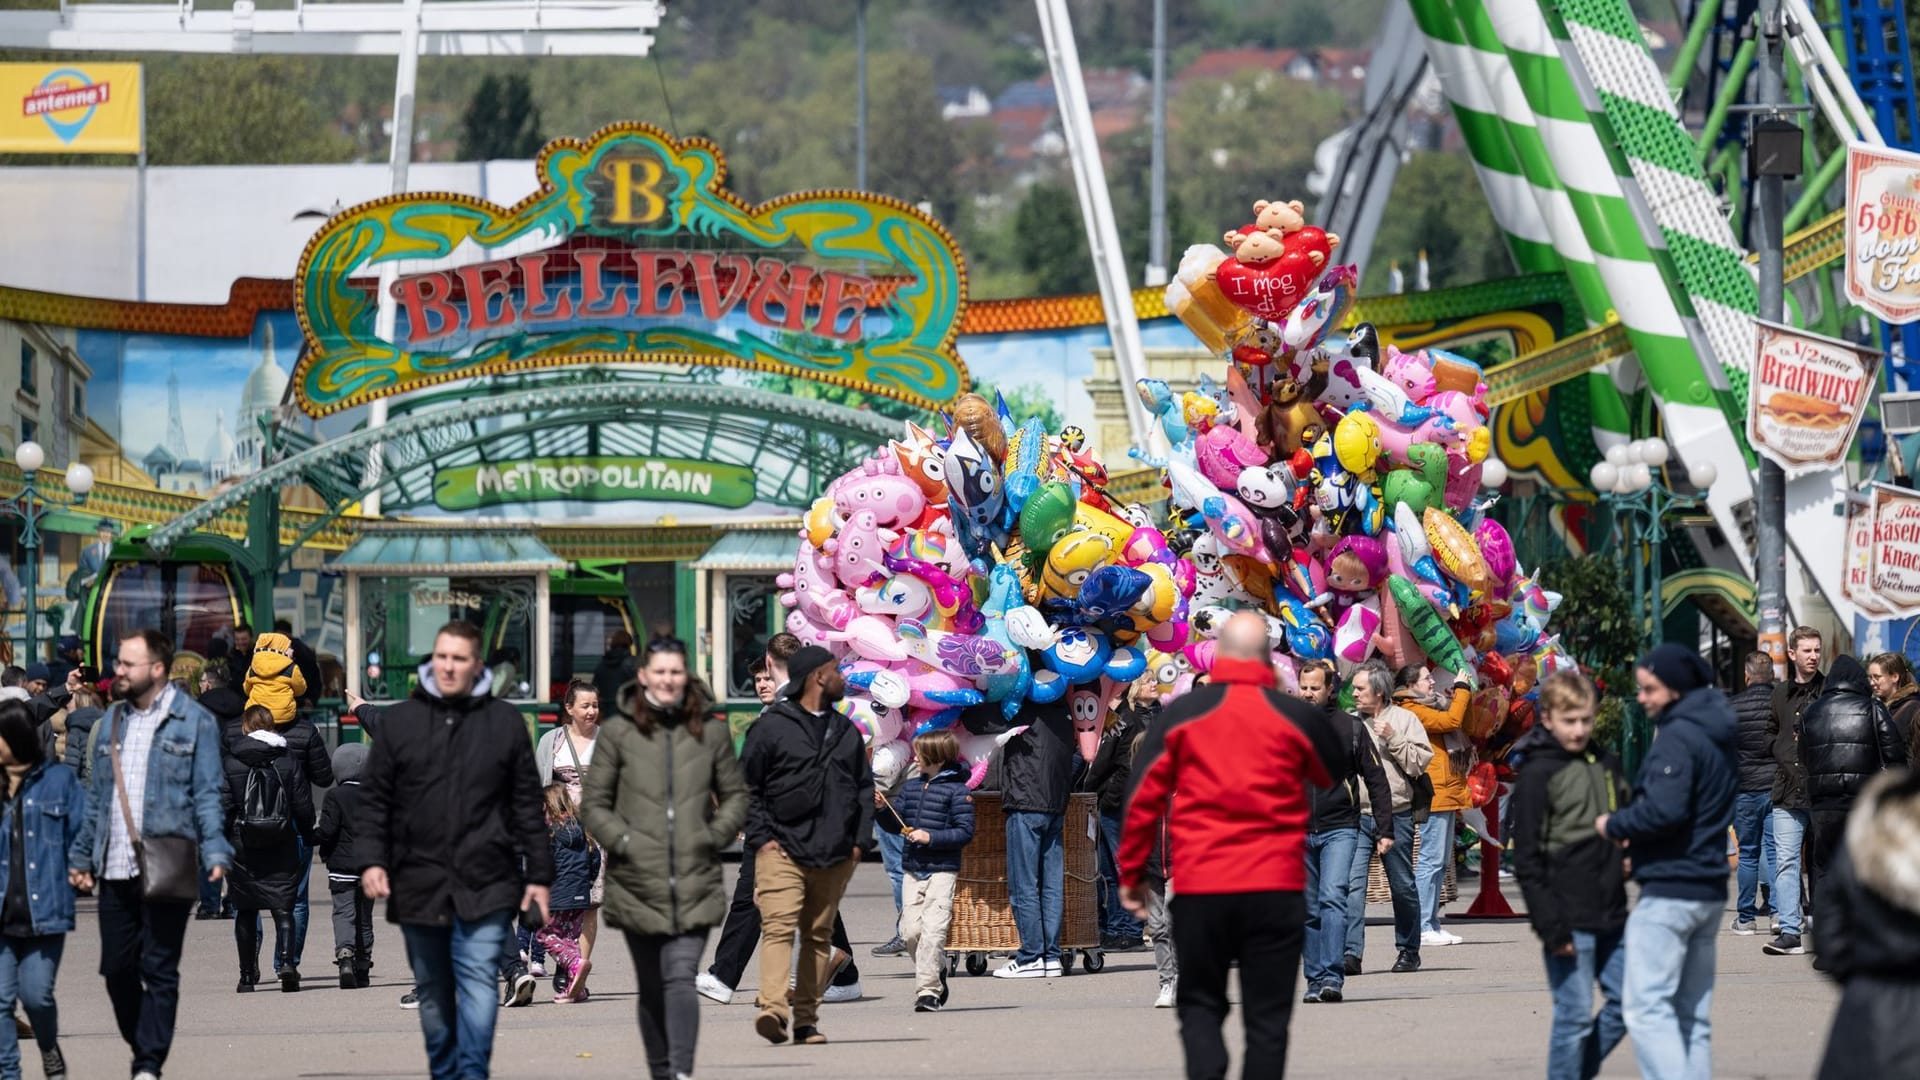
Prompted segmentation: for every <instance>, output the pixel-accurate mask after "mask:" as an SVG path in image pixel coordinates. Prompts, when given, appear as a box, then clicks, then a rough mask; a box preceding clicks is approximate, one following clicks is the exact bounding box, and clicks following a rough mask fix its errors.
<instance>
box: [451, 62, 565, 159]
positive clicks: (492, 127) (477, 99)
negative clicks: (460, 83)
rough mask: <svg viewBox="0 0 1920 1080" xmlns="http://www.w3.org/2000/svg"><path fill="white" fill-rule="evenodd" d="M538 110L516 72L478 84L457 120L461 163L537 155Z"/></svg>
mask: <svg viewBox="0 0 1920 1080" xmlns="http://www.w3.org/2000/svg"><path fill="white" fill-rule="evenodd" d="M544 143H545V139H543V138H542V137H541V134H540V106H538V105H536V104H534V101H533V84H532V83H530V82H528V81H527V77H526V76H525V75H522V74H520V73H518V72H514V73H511V74H508V75H506V76H497V75H488V76H487V77H486V78H484V79H481V80H480V86H479V87H478V88H477V89H475V90H474V92H473V97H472V98H470V99H468V101H467V111H466V112H465V113H463V114H461V117H460V160H461V161H515V160H520V159H523V158H530V157H533V156H534V155H535V154H538V153H539V152H540V147H541V146H542V145H543V144H544Z"/></svg>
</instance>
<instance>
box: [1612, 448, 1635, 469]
mask: <svg viewBox="0 0 1920 1080" xmlns="http://www.w3.org/2000/svg"><path fill="white" fill-rule="evenodd" d="M1632 460H1633V452H1632V451H1630V450H1628V449H1627V448H1626V446H1625V445H1624V444H1622V443H1615V444H1613V445H1612V446H1609V447H1607V464H1609V465H1611V466H1613V467H1614V468H1616V469H1620V468H1625V467H1626V465H1627V463H1628V462H1631V461H1632Z"/></svg>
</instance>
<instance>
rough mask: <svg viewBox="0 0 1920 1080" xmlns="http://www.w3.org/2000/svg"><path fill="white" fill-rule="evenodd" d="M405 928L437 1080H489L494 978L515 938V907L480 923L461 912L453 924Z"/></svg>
mask: <svg viewBox="0 0 1920 1080" xmlns="http://www.w3.org/2000/svg"><path fill="white" fill-rule="evenodd" d="M400 933H401V935H402V936H403V937H405V938H406V941H407V962H408V963H409V964H411V965H412V966H413V985H414V990H415V992H416V993H418V994H419V995H420V1031H421V1033H422V1034H423V1035H425V1037H426V1043H427V1069H428V1071H429V1073H430V1074H431V1075H432V1077H433V1080H485V1078H486V1076H487V1067H488V1062H489V1061H491V1060H492V1058H493V1023H494V1019H495V1017H496V1015H497V1014H498V1012H499V1009H500V998H499V995H498V994H496V993H495V992H494V981H495V978H496V976H497V974H498V973H499V970H500V956H501V953H502V952H503V951H505V949H506V948H507V947H508V946H509V945H510V944H512V942H513V912H511V911H500V912H495V913H494V914H492V915H489V916H487V917H485V918H483V919H479V920H476V921H474V922H468V921H466V920H465V919H461V918H459V917H457V916H456V917H455V918H454V920H453V925H452V926H402V927H401V928H400Z"/></svg>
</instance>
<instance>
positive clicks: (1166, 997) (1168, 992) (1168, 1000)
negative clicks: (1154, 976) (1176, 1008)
mask: <svg viewBox="0 0 1920 1080" xmlns="http://www.w3.org/2000/svg"><path fill="white" fill-rule="evenodd" d="M1153 1007H1154V1008H1156V1009H1171V1008H1173V987H1172V986H1171V985H1163V986H1161V987H1160V993H1159V995H1158V996H1156V997H1155V998H1154V999H1153Z"/></svg>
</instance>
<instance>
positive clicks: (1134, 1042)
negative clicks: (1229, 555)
mask: <svg viewBox="0 0 1920 1080" xmlns="http://www.w3.org/2000/svg"><path fill="white" fill-rule="evenodd" d="M728 879H729V887H731V879H732V868H731V867H729V870H728ZM325 882H326V877H325V873H324V871H323V870H320V869H319V868H318V867H316V874H315V885H316V890H315V893H314V897H313V899H314V901H315V903H314V909H313V917H312V922H311V925H310V928H309V930H308V938H307V946H306V958H305V961H304V968H303V971H304V974H305V975H306V976H307V977H308V978H307V983H306V985H307V987H308V989H306V990H303V991H302V992H301V993H299V994H282V993H279V992H277V991H270V990H265V989H263V990H261V991H259V992H255V993H252V994H236V993H235V992H234V984H235V981H236V972H237V967H236V961H235V956H234V947H233V938H232V932H233V924H232V923H230V922H194V923H192V924H191V925H190V927H189V931H188V937H187V947H186V961H185V963H184V964H183V966H182V995H183V1000H182V1002H181V1008H180V1017H179V1028H178V1034H177V1037H176V1039H175V1042H174V1046H173V1057H172V1059H171V1060H170V1061H169V1063H168V1066H167V1070H166V1075H167V1076H169V1077H175V1078H183V1080H208V1078H224V1077H243V1078H245V1080H269V1078H279V1077H287V1078H294V1077H324V1078H346V1077H353V1078H378V1077H412V1076H424V1075H426V1069H425V1062H426V1059H425V1054H424V1051H423V1050H422V1046H421V1040H420V1029H419V1025H418V1021H417V1014H415V1013H413V1012H408V1011H404V1010H402V1009H401V1008H400V1007H399V999H400V995H401V994H403V993H405V992H406V990H407V988H408V980H407V977H406V974H405V960H406V957H405V949H404V947H403V945H402V944H401V939H400V935H399V932H398V930H397V929H396V928H394V927H392V926H391V925H389V924H388V923H386V922H384V921H382V922H379V923H378V926H377V929H376V932H377V934H378V943H377V945H376V949H375V954H376V964H375V967H374V969H373V986H372V987H370V988H368V989H365V990H352V991H343V990H340V989H338V987H337V985H336V982H335V979H334V969H333V966H332V964H331V962H330V961H331V957H332V954H333V941H332V931H331V925H330V923H329V921H328V910H329V908H328V898H327V894H326V884H325ZM1464 907H1465V905H1464V903H1462V904H1460V905H1456V908H1458V909H1463V908H1464ZM844 914H845V917H846V923H847V928H848V931H849V933H850V934H851V936H852V937H853V940H854V943H855V947H856V950H857V952H858V955H859V964H860V969H861V975H862V983H863V987H864V990H865V993H866V996H865V998H863V999H862V1000H861V1001H859V1002H855V1003H851V1004H844V1005H829V1006H826V1007H825V1008H824V1010H823V1013H822V1017H821V1027H822V1029H823V1030H824V1031H825V1032H826V1034H827V1036H828V1037H829V1039H830V1040H831V1042H830V1044H829V1045H826V1046H806V1047H796V1046H791V1045H789V1046H778V1047H775V1046H769V1045H767V1044H766V1043H765V1042H763V1041H761V1040H760V1039H759V1038H758V1037H756V1036H755V1035H754V1033H753V1029H752V1021H753V1016H754V1009H753V1006H752V985H753V983H754V982H755V981H756V975H757V971H749V972H748V975H747V983H748V985H747V986H746V987H743V988H742V992H741V993H740V994H739V995H738V996H737V997H736V999H735V1004H733V1005H730V1006H724V1007H723V1006H719V1005H715V1004H712V1003H710V1002H708V1003H704V1005H703V1008H702V1010H701V1020H702V1027H701V1040H700V1055H699V1061H698V1068H697V1070H696V1072H697V1075H698V1076H699V1077H701V1080H757V1078H781V1080H785V1078H789V1077H793V1078H799V1077H820V1078H835V1080H839V1078H847V1077H894V1076H899V1077H912V1076H942V1077H951V1078H954V1080H963V1078H964V1080H972V1078H980V1080H985V1078H1000V1077H1005V1078H1026V1077H1052V1076H1060V1077H1066V1076H1073V1077H1093V1078H1111V1080H1122V1078H1135V1077H1139V1078H1146V1077H1154V1078H1162V1077H1178V1076H1181V1075H1183V1074H1182V1071H1181V1059H1180V1049H1179V1041H1178V1038H1177V1021H1176V1020H1175V1015H1174V1011H1173V1010H1170V1009H1160V1010H1156V1009H1154V1008H1152V1002H1153V997H1154V987H1155V981H1154V975H1153V958H1152V954H1151V953H1150V952H1147V951H1141V952H1133V953H1125V954H1118V955H1110V956H1108V958H1107V964H1106V968H1105V970H1104V971H1102V972H1100V973H1099V974H1092V975H1089V974H1084V973H1076V974H1074V975H1072V976H1070V977H1067V978H1062V979H1049V980H1023V981H1006V980H996V979H992V978H988V977H978V978H974V977H969V976H967V975H965V974H961V975H959V976H957V977H956V978H955V979H954V980H953V983H952V988H953V993H952V1001H951V1003H950V1004H949V1005H948V1007H947V1008H946V1009H945V1010H944V1011H942V1012H939V1013H932V1014H917V1013H915V1012H913V1011H912V1004H913V1000H912V998H913V995H912V990H913V978H912V963H911V962H910V961H908V960H906V959H877V958H874V957H872V956H869V955H868V952H867V950H868V948H869V947H870V946H871V945H873V944H875V943H877V942H879V941H882V940H884V939H885V938H886V937H887V936H888V935H889V933H890V932H891V929H892V925H891V924H892V901H891V897H890V895H889V891H888V885H887V879H886V875H885V873H884V872H883V871H882V870H881V869H880V867H879V866H878V865H877V864H874V863H868V864H867V865H865V866H863V867H861V869H860V872H859V874H858V875H857V876H856V877H855V879H854V882H853V885H852V888H851V889H850V890H849V895H848V899H847V901H846V904H845V906H844ZM1389 914H1390V913H1389V912H1388V911H1387V909H1386V908H1385V907H1384V905H1377V906H1376V908H1375V909H1374V910H1373V911H1370V913H1369V915H1370V919H1369V926H1368V929H1367V962H1368V965H1369V967H1371V968H1384V967H1385V966H1386V965H1387V964H1390V963H1391V961H1392V927H1391V925H1389V924H1388V921H1387V920H1388V917H1389ZM1728 921H1729V922H1731V916H1729V918H1728ZM1449 925H1450V927H1451V928H1452V929H1453V930H1454V931H1455V932H1457V933H1458V934H1459V935H1460V936H1462V937H1464V938H1466V939H1467V943H1466V944H1464V945H1458V946H1453V947H1450V948H1444V949H1428V950H1427V951H1426V956H1425V959H1426V967H1425V969H1424V970H1423V971H1421V972H1419V973H1417V974H1410V975H1392V974H1383V973H1375V972H1371V971H1370V972H1369V973H1368V974H1363V975H1361V976H1359V977H1357V978H1352V979H1349V980H1348V981H1347V1000H1346V1001H1345V1002H1343V1003H1341V1004H1337V1005H1301V1006H1298V1007H1297V1008H1296V1009H1295V1011H1294V1018H1293V1046H1292V1051H1291V1055H1290V1068H1289V1075H1290V1076H1294V1077H1330V1078H1331V1077H1340V1078H1342V1080H1359V1078H1361V1077H1365V1078H1367V1080H1386V1078H1394V1077H1408V1078H1417V1080H1450V1078H1460V1080H1489V1078H1496V1077H1529V1076H1539V1075H1541V1074H1542V1072H1543V1070H1544V1063H1545V1046H1546V1038H1547V1028H1548V1022H1549V1019H1550V1017H1551V1015H1552V1006H1551V1003H1550V1001H1549V1000H1548V996H1547V990H1546V984H1545V976H1544V973H1543V968H1542V965H1541V959H1540V951H1539V947H1538V945H1537V943H1536V942H1535V940H1534V938H1533V935H1532V933H1531V931H1529V930H1528V928H1527V926H1526V924H1525V922H1524V920H1521V921H1499V922H1475V921H1471V920H1466V919H1451V920H1449ZM271 926H272V924H271V922H269V923H268V927H267V938H268V942H269V949H270V948H271V941H272V929H271ZM715 936H716V937H717V934H716V935H715ZM1765 940H1766V939H1765V938H1764V937H1736V936H1734V935H1733V934H1731V933H1730V932H1723V933H1722V934H1721V936H1720V939H1719V948H1720V951H1719V979H1718V983H1717V986H1716V989H1715V994H1714V1008H1713V1022H1714V1050H1715V1058H1714V1069H1713V1073H1714V1076H1715V1077H1716V1078H1758V1077H1768V1078H1772V1077H1797V1078H1804V1077H1808V1076H1811V1075H1812V1074H1813V1071H1814V1067H1815V1065H1816V1063H1817V1062H1818V1060H1819V1056H1820V1052H1821V1049H1822V1047H1823V1046H1824V1044H1825V1039H1826V1029H1827V1025H1828V1022H1829V1020H1830V1018H1831V1015H1832V1011H1833V1008H1834V1004H1835V1002H1836V1000H1837V997H1838V995H1837V993H1836V991H1835V989H1834V988H1833V986H1832V985H1831V984H1830V983H1828V982H1827V981H1826V980H1824V979H1823V978H1821V977H1820V976H1818V975H1816V974H1815V973H1814V972H1813V971H1812V970H1811V969H1810V967H1809V963H1808V958H1807V957H1770V956H1765V955H1763V954H1762V953H1761V951H1760V946H1761V943H1762V942H1763V941H1765ZM709 948H711V942H709ZM99 955H100V950H99V933H98V928H97V926H96V924H95V921H94V917H93V914H92V904H91V902H90V901H83V907H82V914H81V917H80V925H79V928H78V929H77V930H76V932H75V933H74V934H72V935H71V936H70V937H69V938H68V941H67V949H66V956H65V961H64V963H63V965H62V970H61V973H60V981H59V995H58V996H59V1000H60V1004H61V1028H62V1035H61V1044H62V1046H63V1047H64V1049H65V1051H66V1054H67V1060H68V1062H69V1066H70V1069H71V1072H72V1075H73V1076H74V1077H75V1078H76V1080H84V1078H92V1077H118V1076H125V1075H126V1074H127V1062H128V1054H127V1050H126V1047H125V1044H123V1043H122V1042H121V1041H120V1038H119V1034H118V1032H117V1030H116V1029H115V1028H114V1024H113V1017H112V1013H111V1010H110V1009H109V1008H108V1005H107V999H106V993H105V990H104V988H103V986H102V984H101V980H100V978H99V976H98V975H97V974H95V972H96V971H97V970H98V967H99ZM592 986H593V987H594V993H593V997H592V1000H590V1001H588V1002H585V1003H583V1004H579V1005H555V1004H553V1003H552V1000H551V999H552V986H551V984H548V983H543V984H542V986H541V988H540V991H539V993H538V994H537V995H536V997H535V1003H534V1004H533V1005H532V1006H530V1007H528V1008H522V1009H509V1010H503V1011H502V1012H501V1015H500V1026H499V1031H498V1034H497V1036H496V1039H495V1043H494V1058H493V1061H494V1075H495V1076H497V1077H509V1078H521V1077H525V1078H530V1080H531V1078H544V1077H609V1078H610V1077H623V1078H624V1077H634V1076H644V1075H645V1065H644V1057H643V1056H642V1054H641V1051H640V1038H639V1032H638V1029H637V1027H636V1026H635V1019H634V991H633V987H634V980H633V969H632V964H631V962H630V961H629V960H628V957H627V955H626V950H625V947H624V941H623V940H622V938H621V936H620V935H619V934H618V933H617V932H615V931H611V930H604V929H603V931H602V936H601V939H600V946H599V948H598V950H597V951H596V954H595V962H594V973H593V978H592ZM1302 989H1304V987H1302ZM1229 1032H1230V1035H1229V1038H1230V1041H1231V1043H1232V1045H1233V1046H1234V1047H1235V1048H1236V1052H1237V1048H1238V1046H1239V1032H1238V1023H1237V1018H1236V1019H1234V1020H1230V1021H1229ZM23 1049H24V1050H25V1051H26V1052H25V1053H24V1054H23V1057H24V1058H25V1059H26V1064H25V1066H24V1070H25V1072H24V1075H26V1076H27V1077H30V1078H31V1077H37V1076H39V1075H40V1074H39V1064H38V1061H39V1057H38V1054H36V1053H34V1052H32V1049H31V1046H30V1045H29V1046H28V1047H25V1048H23ZM1631 1050H1632V1048H1631V1044H1630V1043H1629V1044H1623V1045H1622V1046H1621V1047H1620V1049H1619V1050H1617V1051H1616V1052H1615V1053H1614V1054H1613V1056H1612V1057H1611V1058H1610V1059H1609V1060H1608V1062H1607V1065H1606V1067H1605V1069H1604V1070H1603V1072H1602V1075H1603V1076H1606V1077H1629V1076H1635V1075H1637V1071H1636V1070H1635V1068H1634V1065H1633V1057H1632V1052H1631Z"/></svg>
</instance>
